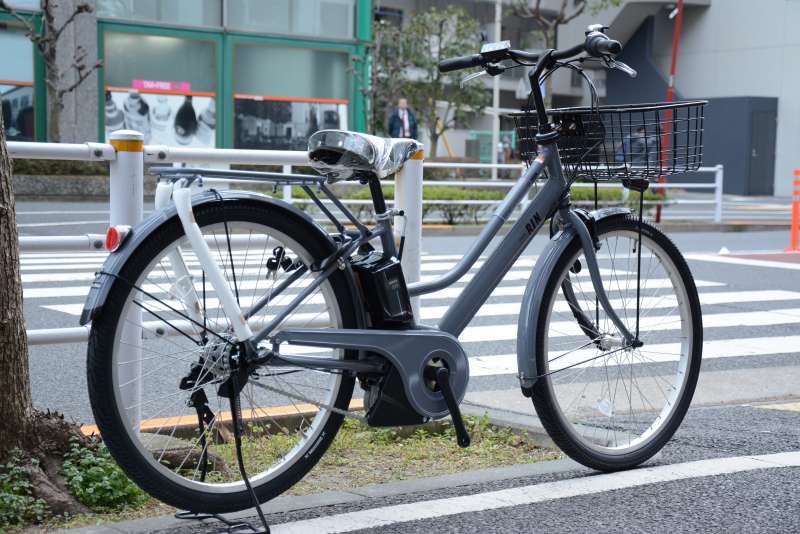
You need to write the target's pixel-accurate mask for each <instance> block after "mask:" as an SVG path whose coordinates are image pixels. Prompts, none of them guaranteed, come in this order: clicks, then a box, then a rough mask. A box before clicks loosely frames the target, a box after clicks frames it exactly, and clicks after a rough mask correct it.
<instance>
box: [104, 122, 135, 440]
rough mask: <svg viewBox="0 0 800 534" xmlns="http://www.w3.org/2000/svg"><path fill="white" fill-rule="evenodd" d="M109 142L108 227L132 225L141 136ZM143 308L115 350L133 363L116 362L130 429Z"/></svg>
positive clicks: (126, 133) (125, 133)
mask: <svg viewBox="0 0 800 534" xmlns="http://www.w3.org/2000/svg"><path fill="white" fill-rule="evenodd" d="M109 142H110V144H111V146H113V147H114V150H115V151H116V153H117V157H116V159H114V160H113V161H111V165H110V169H111V173H110V174H111V177H110V186H109V188H110V197H111V200H110V216H109V219H110V220H109V224H110V225H111V226H116V225H126V226H133V225H135V224H136V223H138V222H140V221H141V220H142V216H143V213H144V136H143V135H142V134H141V133H139V132H135V131H132V130H118V131H116V132H113V133H112V134H111V135H110V141H109ZM141 324H142V311H141V310H140V309H139V308H136V309H135V310H130V311H129V312H128V317H127V321H126V323H125V326H124V327H123V330H122V333H121V335H120V338H121V341H122V343H120V345H119V347H118V348H117V350H118V351H119V353H118V355H117V358H118V361H119V362H136V363H126V364H125V365H119V367H118V368H117V373H118V375H117V376H118V377H119V383H120V384H125V385H124V386H122V388H121V392H120V394H121V396H122V402H123V404H124V406H123V413H125V412H127V414H128V420H129V422H130V424H131V426H132V427H133V428H138V427H139V423H140V421H141V415H142V410H141V398H142V382H141V380H139V378H140V376H141V373H142V365H141V359H142V348H141V345H142V327H141Z"/></svg>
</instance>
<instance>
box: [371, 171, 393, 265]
mask: <svg viewBox="0 0 800 534" xmlns="http://www.w3.org/2000/svg"><path fill="white" fill-rule="evenodd" d="M367 182H368V183H369V192H370V194H371V195H372V206H373V207H374V209H375V221H376V222H377V224H378V227H379V228H380V238H381V248H382V249H383V255H384V256H385V257H392V256H395V257H397V245H396V244H395V242H394V232H393V229H392V213H391V212H389V211H388V210H387V209H386V198H385V197H384V196H383V188H382V187H381V181H380V179H379V178H378V177H377V176H375V175H374V174H373V175H372V176H370V177H369V178H368V179H367Z"/></svg>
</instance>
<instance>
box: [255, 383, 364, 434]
mask: <svg viewBox="0 0 800 534" xmlns="http://www.w3.org/2000/svg"><path fill="white" fill-rule="evenodd" d="M250 383H251V384H253V385H254V386H258V387H260V388H262V389H266V390H267V391H271V392H273V393H279V394H281V395H284V396H286V397H289V398H290V399H294V400H299V401H303V402H307V403H309V404H313V405H314V406H316V407H317V408H324V409H325V410H329V411H331V412H333V413H336V414H339V415H343V416H344V417H351V418H353V419H356V420H358V421H361V422H362V423H364V424H367V418H366V417H364V416H363V415H359V414H357V413H356V412H351V411H349V410H342V409H341V408H337V407H336V406H331V405H330V404H324V403H321V402H318V401H315V400H312V399H309V398H308V397H305V396H303V395H300V394H299V393H288V392H286V391H284V390H282V389H277V388H274V387H272V386H268V385H266V384H262V383H261V382H256V381H254V380H250Z"/></svg>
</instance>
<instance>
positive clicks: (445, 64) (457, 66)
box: [439, 54, 483, 72]
mask: <svg viewBox="0 0 800 534" xmlns="http://www.w3.org/2000/svg"><path fill="white" fill-rule="evenodd" d="M482 64H483V56H481V55H480V54H471V55H469V56H460V57H451V58H449V59H445V60H442V61H441V62H439V72H450V71H453V70H461V69H468V68H470V67H478V66H480V65H482Z"/></svg>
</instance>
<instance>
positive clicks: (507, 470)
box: [55, 459, 588, 534]
mask: <svg viewBox="0 0 800 534" xmlns="http://www.w3.org/2000/svg"><path fill="white" fill-rule="evenodd" d="M583 470H587V469H586V468H585V467H583V466H581V465H580V464H578V463H576V462H574V461H573V460H570V459H563V460H550V461H545V462H537V463H534V464H518V465H512V466H507V467H493V468H490V469H481V470H476V471H465V472H463V473H456V474H452V475H441V476H436V477H427V478H417V479H412V480H399V481H397V482H387V483H385V484H374V485H370V486H363V487H360V488H354V489H351V490H347V491H327V492H324V493H317V494H314V495H302V496H282V497H278V498H276V499H273V500H272V501H270V502H268V503H266V504H264V505H262V506H261V509H262V510H263V511H264V513H265V514H279V513H287V512H293V511H297V510H305V509H309V508H318V507H321V506H333V505H338V504H348V503H354V502H360V501H365V500H368V499H376V498H385V497H393V496H397V495H408V494H412V493H419V492H424V491H434V490H442V489H449V488H456V487H460V486H470V485H473V484H485V483H488V482H497V481H501V480H512V479H515V478H525V477H531V476H537V475H549V474H553V473H566V472H569V471H583ZM587 471H588V470H587ZM253 515H254V511H253V510H252V509H248V510H242V511H241V512H236V513H233V514H226V515H225V517H226V518H227V519H231V520H239V519H244V518H251V517H253ZM190 524H191V522H189V521H187V520H182V519H175V517H173V516H160V517H151V518H147V519H137V520H135V521H125V522H123V523H115V524H109V525H102V526H95V527H83V528H76V529H69V530H58V531H55V532H56V533H60V534H101V533H102V534H106V533H112V534H113V533H116V534H119V533H125V534H144V533H146V532H152V531H156V530H168V529H173V528H178V527H186V526H188V525H190Z"/></svg>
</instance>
